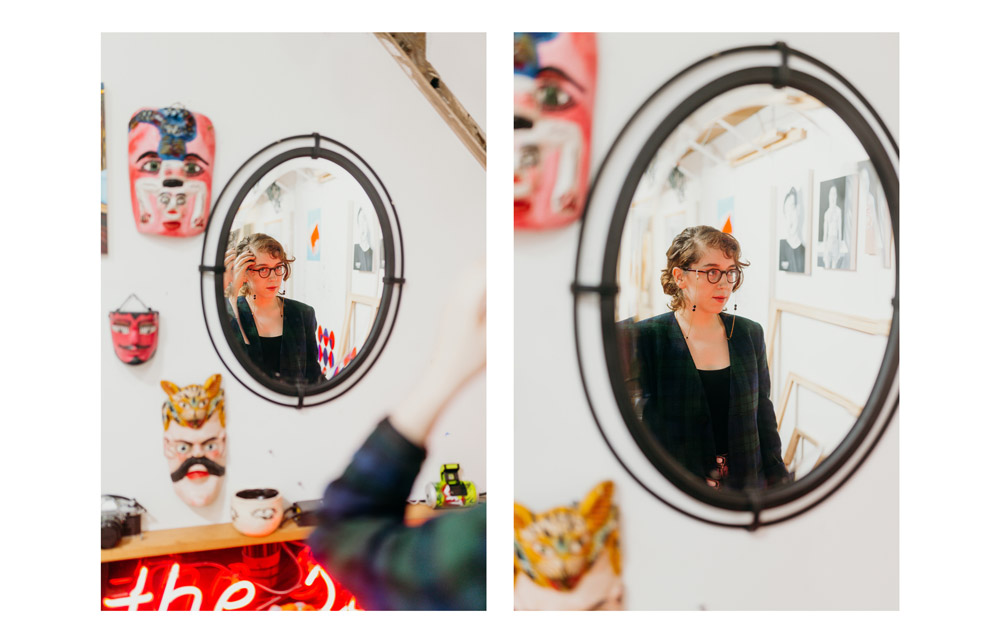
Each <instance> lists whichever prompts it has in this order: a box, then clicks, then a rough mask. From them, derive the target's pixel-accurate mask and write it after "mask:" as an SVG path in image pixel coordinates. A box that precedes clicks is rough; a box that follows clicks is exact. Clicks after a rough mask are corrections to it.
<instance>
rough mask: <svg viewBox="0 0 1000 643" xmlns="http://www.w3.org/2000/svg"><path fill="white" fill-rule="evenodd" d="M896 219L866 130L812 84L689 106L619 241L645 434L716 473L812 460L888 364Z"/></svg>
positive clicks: (626, 350)
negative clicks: (815, 93) (860, 131)
mask: <svg viewBox="0 0 1000 643" xmlns="http://www.w3.org/2000/svg"><path fill="white" fill-rule="evenodd" d="M723 230H725V232H723ZM891 234H892V232H891V223H890V221H889V215H888V207H887V205H886V203H885V196H884V193H883V192H882V188H881V185H880V184H879V181H878V177H877V175H876V173H875V171H874V168H873V167H872V164H871V162H870V161H869V160H868V159H867V155H866V153H865V151H864V149H863V147H862V145H861V143H860V142H859V141H858V140H857V138H856V137H855V136H854V134H853V133H852V132H851V130H850V128H848V127H847V125H846V124H845V123H844V122H843V121H842V120H841V119H840V117H839V116H837V115H836V114H835V113H834V112H833V111H832V110H830V109H829V108H827V107H826V106H825V105H823V104H822V103H820V102H819V101H818V100H816V99H815V98H813V97H811V96H809V95H807V94H805V93H803V92H801V91H799V90H795V89H792V88H783V89H775V88H773V87H771V86H749V87H741V88H739V89H736V90H733V91H729V92H726V93H725V94H723V95H721V96H718V97H716V98H714V99H712V100H711V101H709V102H708V103H706V104H705V105H703V106H702V107H700V108H699V109H698V110H697V111H695V112H694V113H693V114H692V115H691V116H690V117H688V118H687V119H686V120H685V121H684V122H683V123H681V125H680V126H678V127H677V128H676V129H675V130H674V131H673V132H672V133H671V134H670V135H669V136H668V138H667V139H666V141H664V142H663V144H662V145H661V146H660V148H659V150H658V152H657V153H656V155H655V157H654V158H653V160H652V161H651V162H650V164H649V165H648V166H647V167H646V168H645V169H644V173H643V175H642V178H641V180H640V181H639V183H638V186H637V188H636V191H635V193H634V194H633V195H632V200H631V206H630V210H629V215H628V217H627V219H626V222H625V225H624V229H623V234H622V242H621V248H620V252H619V261H618V283H619V286H620V290H619V296H618V299H617V304H616V317H615V319H616V320H617V322H618V328H619V343H618V345H619V347H620V351H621V355H622V360H623V367H624V368H623V372H624V373H625V377H626V379H627V381H626V382H625V384H626V389H627V391H628V394H629V397H630V402H631V406H632V409H633V411H634V413H635V415H636V416H637V418H638V419H639V421H640V423H641V425H642V426H643V427H644V429H645V431H646V432H647V434H648V435H649V436H650V437H651V438H652V439H653V440H654V441H655V442H657V443H658V444H659V445H660V446H661V447H662V448H663V450H665V451H666V453H668V454H670V456H671V457H672V458H673V460H674V461H675V462H677V463H679V464H680V465H681V466H682V467H683V468H684V469H686V470H687V471H688V472H690V473H691V474H693V475H694V476H696V477H698V478H700V479H703V480H704V481H705V484H706V485H707V486H708V487H712V488H731V489H750V488H756V489H763V488H770V487H774V486H777V485H780V484H786V483H789V482H793V481H795V480H799V479H801V478H802V477H804V476H805V475H807V474H808V473H809V472H810V471H812V470H813V469H814V468H815V467H816V466H818V465H819V464H820V463H821V462H822V461H823V460H824V459H825V458H826V457H828V456H829V455H830V453H831V452H832V451H833V450H834V449H836V447H837V446H838V445H839V444H840V443H841V442H842V441H843V439H844V438H845V437H846V435H847V433H848V431H849V430H850V429H851V427H852V426H853V425H854V422H855V420H856V419H857V417H858V415H859V414H860V412H861V409H862V407H863V406H864V404H865V402H866V401H867V399H868V397H869V395H870V392H871V389H872V387H873V385H874V382H875V378H876V375H877V372H878V369H879V367H880V365H881V362H882V358H883V355H884V353H885V349H886V342H887V337H888V333H889V325H890V320H891V318H892V306H891V298H892V295H893V292H894V287H895V281H894V280H895V276H894V273H893V272H892V271H891V270H890V267H891V265H892V261H893V259H892V256H891V253H892V242H891Z"/></svg>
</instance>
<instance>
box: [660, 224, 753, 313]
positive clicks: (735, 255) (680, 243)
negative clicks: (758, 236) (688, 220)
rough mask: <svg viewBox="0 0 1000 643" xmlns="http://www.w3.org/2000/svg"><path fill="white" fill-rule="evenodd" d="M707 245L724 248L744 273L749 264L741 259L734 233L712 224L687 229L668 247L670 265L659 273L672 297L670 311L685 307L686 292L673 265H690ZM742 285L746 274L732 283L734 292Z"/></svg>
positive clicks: (667, 292)
mask: <svg viewBox="0 0 1000 643" xmlns="http://www.w3.org/2000/svg"><path fill="white" fill-rule="evenodd" d="M707 248H715V249H717V250H721V251H722V252H723V253H724V254H725V255H726V258H727V259H732V260H733V262H734V263H735V264H736V265H737V267H739V269H740V271H741V273H742V270H743V269H744V268H746V267H747V266H749V265H750V262H748V261H740V253H741V251H740V242H739V241H737V240H736V237H734V236H733V235H731V234H728V233H725V232H722V231H720V230H716V229H715V228H713V227H712V226H707V225H699V226H693V227H690V228H685V229H684V230H683V231H682V232H681V233H680V234H679V235H677V236H676V237H675V238H674V241H673V243H671V244H670V249H669V250H667V267H666V268H664V269H663V271H662V272H661V273H660V284H661V285H662V286H663V292H664V293H666V294H668V295H670V296H671V300H670V302H669V304H668V305H669V306H670V310H680V309H681V308H682V307H683V306H684V291H683V290H681V289H680V288H679V287H678V286H677V282H676V281H674V268H688V267H689V266H691V265H692V264H694V263H697V261H698V260H699V259H700V258H701V255H702V254H703V253H704V252H705V250H706V249H707ZM742 285H743V276H742V274H741V275H740V278H739V279H738V280H737V281H736V283H735V284H734V285H733V291H736V290H738V289H739V287H740V286H742Z"/></svg>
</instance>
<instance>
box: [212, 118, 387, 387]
mask: <svg viewBox="0 0 1000 643" xmlns="http://www.w3.org/2000/svg"><path fill="white" fill-rule="evenodd" d="M223 214H224V216H222V215H223ZM216 219H222V220H221V221H218V222H217V221H216ZM216 223H218V225H217V226H216V225H213V224H216ZM209 232H211V233H212V239H213V241H212V242H209V240H208V237H206V244H205V252H206V253H207V252H209V251H211V252H212V257H211V261H205V262H203V263H204V264H205V265H206V266H208V268H203V271H204V272H205V273H206V279H209V278H211V282H212V284H211V285H212V287H211V288H207V289H206V288H205V287H204V286H205V280H203V301H204V302H205V304H206V308H205V313H206V323H207V324H208V326H209V333H210V335H211V336H212V341H213V345H215V347H216V351H217V352H219V354H220V357H222V359H223V361H224V362H225V363H226V365H227V367H228V368H230V371H231V372H232V373H233V375H235V376H236V377H237V379H239V380H240V381H241V382H243V383H244V385H246V386H247V387H248V388H250V389H251V390H252V391H254V392H256V393H258V394H260V395H261V396H263V397H266V398H267V399H270V400H272V401H275V402H278V403H280V404H287V405H294V406H311V405H314V404H317V403H321V402H325V401H328V400H329V399H332V398H333V397H336V396H337V395H339V394H341V393H342V392H344V391H345V390H346V389H347V388H349V387H350V386H351V385H353V382H356V381H357V379H358V378H359V377H360V376H361V375H363V373H364V372H365V371H366V370H367V368H369V367H370V365H371V363H372V361H374V359H375V358H376V357H377V355H378V352H379V351H380V350H381V346H382V345H383V344H384V341H385V338H384V337H383V335H384V334H387V333H383V330H384V329H391V320H392V319H394V316H395V310H394V306H393V299H394V298H395V306H398V296H396V297H394V294H395V293H396V291H397V287H398V286H399V285H400V284H401V283H402V261H401V256H400V254H401V253H400V251H401V246H399V245H398V237H399V235H398V222H397V220H396V214H395V211H394V210H393V209H392V208H391V201H390V200H389V198H388V195H387V194H386V192H385V188H384V186H382V184H381V181H379V180H378V177H377V176H376V175H375V174H374V172H373V171H372V170H371V168H369V167H368V166H367V164H365V163H364V161H362V160H361V159H360V158H359V157H357V156H356V155H355V154H354V153H353V152H352V151H351V150H349V149H348V148H346V147H344V146H342V145H340V144H339V143H336V142H335V141H332V140H330V139H325V138H323V137H318V136H313V137H293V138H291V139H285V140H284V141H281V142H279V143H276V144H275V145H273V146H269V147H268V148H265V150H262V151H261V152H259V153H258V154H256V155H255V156H254V157H253V158H252V159H250V160H249V161H247V163H245V164H244V166H243V167H242V168H240V170H239V171H238V172H237V174H236V175H235V176H234V177H233V179H231V180H230V182H229V184H227V186H226V188H225V190H224V191H223V194H222V195H221V196H220V199H219V201H218V202H217V204H216V210H214V211H213V215H212V221H211V222H210V225H209ZM397 257H398V258H399V260H397ZM390 309H392V310H390ZM210 318H212V319H211V322H212V323H210ZM387 322H388V324H387ZM241 371H242V372H241ZM246 375H249V376H250V377H249V378H247V377H246ZM306 398H309V402H308V403H306Z"/></svg>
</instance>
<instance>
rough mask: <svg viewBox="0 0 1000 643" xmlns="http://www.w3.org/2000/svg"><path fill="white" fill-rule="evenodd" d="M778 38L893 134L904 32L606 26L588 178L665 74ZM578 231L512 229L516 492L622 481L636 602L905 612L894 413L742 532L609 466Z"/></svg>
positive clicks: (566, 490)
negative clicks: (756, 526) (856, 459)
mask: <svg viewBox="0 0 1000 643" xmlns="http://www.w3.org/2000/svg"><path fill="white" fill-rule="evenodd" d="M776 40H784V41H786V42H787V43H788V44H789V45H790V46H792V47H794V48H797V49H800V50H802V51H804V52H806V53H808V54H811V55H813V56H815V57H816V58H818V59H819V60H822V61H823V62H826V63H827V64H830V65H831V66H833V67H834V68H835V69H836V70H837V71H839V72H840V73H842V74H843V75H844V76H845V77H846V78H847V79H848V80H850V82H852V83H853V84H854V85H855V86H856V87H857V88H858V89H859V90H860V91H861V92H862V93H863V94H864V95H865V96H866V97H867V98H868V99H869V100H870V101H871V103H872V104H873V105H874V106H875V108H876V110H878V112H879V114H880V115H881V116H882V118H883V119H884V120H885V121H886V123H887V124H888V126H889V128H890V130H891V131H892V132H893V134H894V136H896V137H897V140H898V132H899V96H898V90H899V83H898V69H899V46H898V43H899V39H898V36H895V35H880V34H851V35H850V36H840V35H837V34H803V35H796V34H768V35H741V34H708V35H704V34H601V35H599V37H598V47H599V52H598V58H599V68H598V90H597V103H596V105H595V110H594V113H595V121H594V129H593V135H594V136H593V154H592V159H593V161H592V173H591V176H593V174H594V172H596V168H597V166H598V165H599V164H600V162H601V160H602V159H603V157H604V155H605V154H606V153H607V151H608V149H609V148H610V145H611V143H612V142H613V140H614V138H615V136H617V134H618V132H619V131H620V130H621V129H622V127H623V126H624V124H625V122H626V121H627V119H628V118H629V117H630V116H631V115H632V113H633V112H634V111H635V110H636V109H637V108H638V107H639V105H640V104H641V103H642V101H644V100H645V99H646V98H647V97H648V96H649V95H650V94H651V93H652V92H653V91H654V90H655V89H656V88H658V87H659V86H660V85H661V84H662V83H663V82H664V81H666V80H667V79H668V78H670V77H671V76H673V75H674V74H675V73H677V72H678V71H680V70H681V69H683V68H684V67H685V66H687V65H688V64H690V63H692V62H694V61H696V60H698V59H700V58H702V57H704V56H706V55H709V54H712V53H714V52H717V51H721V50H723V49H727V48H730V47H735V46H741V45H746V44H767V43H771V42H774V41H776ZM713 206H714V204H713ZM739 207H740V206H739V203H737V208H739ZM737 216H740V215H739V210H737ZM738 225H740V223H739V220H738V221H737V226H738ZM578 236H579V224H575V225H573V226H570V227H569V228H566V229H562V230H555V231H548V232H542V233H538V232H519V233H516V235H515V246H514V271H515V272H514V293H515V294H514V297H515V302H514V304H515V311H514V342H515V343H514V345H515V346H516V347H517V351H516V357H515V364H514V398H515V405H514V431H515V450H514V456H515V464H514V466H515V469H514V497H515V499H516V500H518V501H519V502H521V503H524V504H525V505H527V506H528V507H531V508H534V509H536V510H542V509H546V508H549V507H552V506H555V505H559V504H564V503H567V502H570V501H572V500H576V499H580V498H581V497H582V496H583V494H584V493H586V491H588V490H589V489H590V488H591V487H592V486H593V485H594V484H595V483H596V482H598V481H600V480H602V479H611V480H613V481H614V482H615V483H616V485H617V486H618V495H617V499H618V504H619V506H620V508H621V513H622V527H621V530H622V537H623V542H622V546H623V554H624V580H625V585H626V602H627V606H628V607H629V608H630V609H697V608H699V607H704V608H707V609H896V608H898V606H899V473H898V472H899V430H898V422H897V421H896V420H894V421H893V422H892V424H891V425H890V427H889V429H888V430H887V432H886V434H885V435H884V436H883V438H882V440H881V442H880V443H879V445H878V446H877V447H876V448H875V450H874V451H873V453H872V454H871V456H870V457H869V459H868V460H867V461H866V463H865V464H864V466H863V467H862V468H861V470H860V471H858V472H857V473H856V474H855V475H854V476H853V477H852V478H851V480H850V481H849V482H847V483H846V484H845V485H844V486H843V487H842V488H841V489H840V491H838V492H837V493H836V494H834V496H833V497H831V498H830V499H828V500H826V501H824V502H823V503H822V504H821V505H820V506H818V507H816V508H814V509H812V510H811V511H809V512H807V513H806V514H804V515H802V516H800V517H798V518H796V519H794V520H791V521H789V522H787V523H782V524H780V525H776V526H773V527H767V528H764V529H762V530H760V531H758V532H755V533H748V532H743V531H738V530H732V529H722V528H717V527H710V526H707V525H703V524H702V523H699V522H697V521H695V520H693V519H690V518H686V517H684V516H682V515H681V514H679V513H676V512H674V511H673V510H671V509H669V508H668V507H666V506H664V505H663V504H661V503H660V502H659V501H658V500H656V499H655V498H653V497H652V496H651V495H649V494H648V493H647V492H646V491H644V490H643V489H642V488H641V487H639V486H638V484H636V483H635V482H634V481H633V480H632V478H631V477H629V475H628V474H627V473H626V472H625V471H624V470H623V469H622V467H621V466H620V465H619V464H618V463H617V462H616V461H615V460H614V457H613V455H612V454H611V452H610V451H609V450H608V448H607V446H606V445H605V443H604V441H603V440H602V438H601V436H600V433H599V432H598V430H597V427H596V426H595V425H594V421H593V418H592V416H591V414H590V412H589V410H588V407H587V401H586V398H585V396H584V394H583V388H582V386H581V384H580V375H579V372H578V367H577V359H576V353H575V350H574V335H573V317H572V315H573V301H572V297H571V295H570V291H569V284H570V283H571V282H572V280H573V266H574V261H575V254H576V243H577V240H578ZM741 310H742V305H741Z"/></svg>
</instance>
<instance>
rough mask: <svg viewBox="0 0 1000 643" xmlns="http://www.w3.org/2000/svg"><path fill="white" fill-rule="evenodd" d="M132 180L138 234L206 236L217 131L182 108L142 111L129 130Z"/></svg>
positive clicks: (144, 109) (130, 124)
mask: <svg viewBox="0 0 1000 643" xmlns="http://www.w3.org/2000/svg"><path fill="white" fill-rule="evenodd" d="M128 161H129V166H128V176H129V184H130V185H131V188H132V213H133V215H134V216H135V225H136V227H137V228H138V229H139V232H144V233H146V234H159V235H163V236H167V237H190V236H192V235H196V234H199V233H201V232H203V231H204V230H205V224H206V223H207V222H208V214H209V211H210V205H211V197H212V170H213V169H214V167H215V129H214V127H213V126H212V121H210V120H208V117H207V116H203V115H202V114H196V113H194V112H189V111H188V110H186V109H183V108H179V107H165V108H163V109H151V108H143V109H140V110H139V111H137V112H136V113H135V114H133V115H132V119H131V120H130V121H129V124H128Z"/></svg>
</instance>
